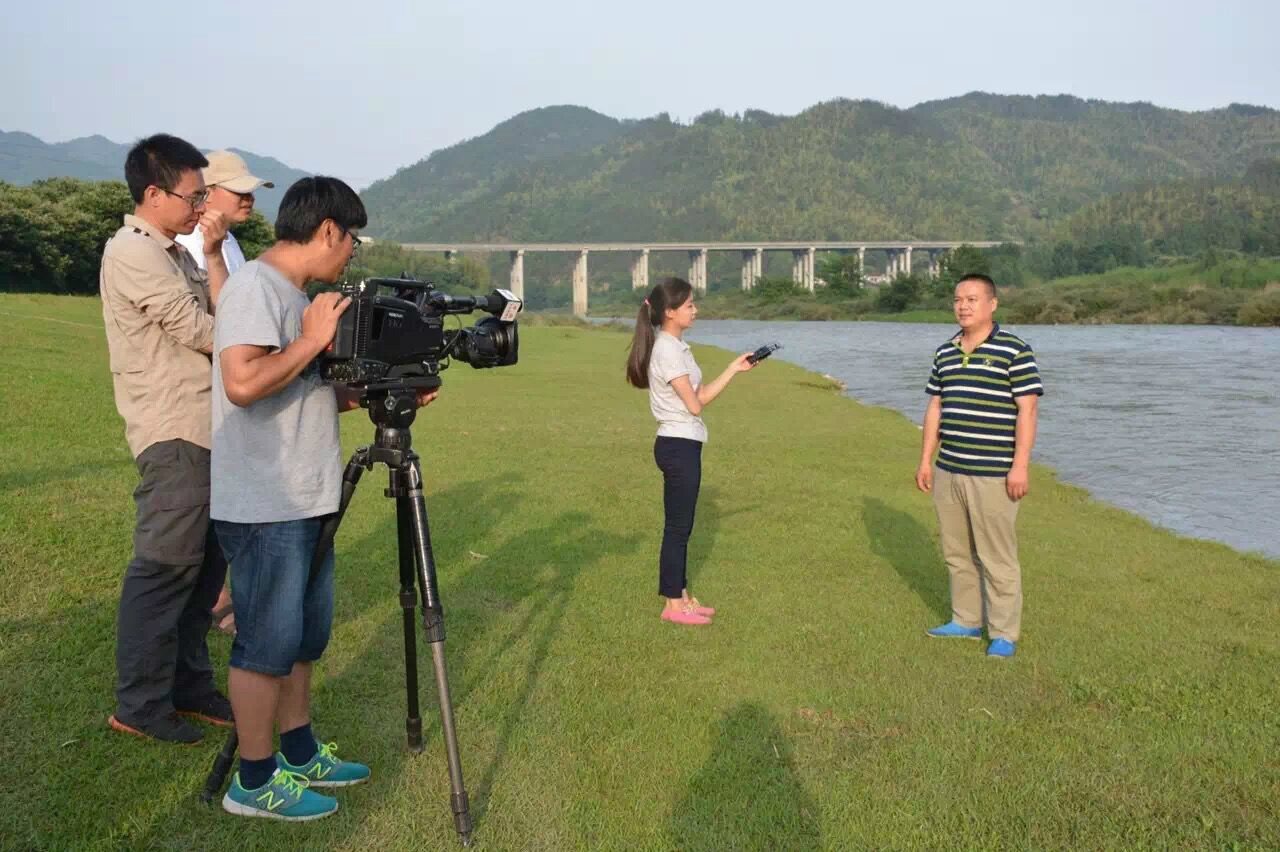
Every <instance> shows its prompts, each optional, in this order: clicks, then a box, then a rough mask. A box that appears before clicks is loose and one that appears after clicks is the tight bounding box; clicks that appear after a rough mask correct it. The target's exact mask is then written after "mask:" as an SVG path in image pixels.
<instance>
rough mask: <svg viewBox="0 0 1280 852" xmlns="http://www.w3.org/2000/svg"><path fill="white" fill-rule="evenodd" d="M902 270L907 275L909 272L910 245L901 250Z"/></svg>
mask: <svg viewBox="0 0 1280 852" xmlns="http://www.w3.org/2000/svg"><path fill="white" fill-rule="evenodd" d="M902 271H903V272H905V273H906V274H907V275H910V274H911V246H907V247H906V248H904V249H903V250H902Z"/></svg>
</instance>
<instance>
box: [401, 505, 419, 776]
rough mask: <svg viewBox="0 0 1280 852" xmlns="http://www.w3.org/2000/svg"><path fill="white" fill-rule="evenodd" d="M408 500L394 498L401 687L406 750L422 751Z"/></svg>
mask: <svg viewBox="0 0 1280 852" xmlns="http://www.w3.org/2000/svg"><path fill="white" fill-rule="evenodd" d="M410 511H411V508H410V506H409V502H408V498H406V497H398V498H396V534H397V536H398V538H399V540H400V609H401V611H402V612H403V613H404V687H405V692H406V693H407V695H408V699H409V700H408V707H409V710H408V715H407V716H406V717H405V722H404V726H405V732H406V734H407V735H408V738H409V748H410V750H412V751H413V752H415V753H416V752H421V751H422V713H421V711H420V710H419V709H418V640H417V630H416V628H415V626H414V623H413V607H414V603H415V600H416V597H417V596H416V594H415V593H414V582H415V574H416V567H415V565H416V562H417V560H416V558H415V555H414V547H413V527H412V523H411V521H410Z"/></svg>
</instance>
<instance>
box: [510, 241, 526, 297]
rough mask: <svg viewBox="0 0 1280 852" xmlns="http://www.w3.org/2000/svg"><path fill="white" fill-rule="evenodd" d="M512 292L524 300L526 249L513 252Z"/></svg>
mask: <svg viewBox="0 0 1280 852" xmlns="http://www.w3.org/2000/svg"><path fill="white" fill-rule="evenodd" d="M510 289H511V292H512V293H514V294H515V295H516V297H517V298H519V299H521V300H523V299H524V249H516V250H515V251H513V252H511V288H510Z"/></svg>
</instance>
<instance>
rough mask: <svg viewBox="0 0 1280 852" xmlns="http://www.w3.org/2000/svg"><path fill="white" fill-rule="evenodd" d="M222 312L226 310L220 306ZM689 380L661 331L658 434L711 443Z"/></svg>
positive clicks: (691, 371)
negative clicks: (681, 387)
mask: <svg viewBox="0 0 1280 852" xmlns="http://www.w3.org/2000/svg"><path fill="white" fill-rule="evenodd" d="M218 310H222V307H221V305H219V307H218ZM680 376H688V377H689V384H691V385H693V389H694V391H695V392H696V391H697V390H698V388H699V387H700V386H701V385H702V370H700V369H698V362H697V361H695V360H693V353H692V352H690V351H689V344H687V343H685V342H684V341H683V340H680V339H679V338H676V337H672V336H671V335H670V334H667V333H666V332H665V331H659V332H658V334H657V337H656V338H655V339H654V341H653V351H652V352H651V353H650V354H649V410H650V411H652V412H653V418H654V419H655V420H657V421H658V434H659V435H660V436H664V437H668V438H689V439H690V440H693V441H704V442H705V441H706V440H707V427H706V424H704V423H703V422H702V418H701V417H698V416H697V415H695V414H691V413H690V412H689V409H688V407H687V406H685V404H684V400H682V399H681V398H680V395H679V394H677V393H676V391H675V388H673V387H671V380H672V379H677V378H679V377H680Z"/></svg>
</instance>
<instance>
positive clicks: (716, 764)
mask: <svg viewBox="0 0 1280 852" xmlns="http://www.w3.org/2000/svg"><path fill="white" fill-rule="evenodd" d="M670 831H671V841H672V845H673V846H674V847H675V848H677V849H688V850H720V849H741V850H745V849H759V850H775V849H786V850H806V849H818V848H820V846H821V832H820V830H819V828H818V810H817V806H816V805H815V804H814V801H813V799H812V798H811V797H810V796H809V794H808V793H807V792H806V791H805V789H804V785H803V784H802V783H801V782H800V778H799V776H798V774H797V773H796V769H795V759H794V757H793V753H792V749H791V744H790V743H789V742H788V741H787V739H786V737H785V736H784V735H783V733H782V731H781V729H780V728H779V726H778V723H777V721H776V720H775V719H774V718H773V716H771V715H770V714H769V712H768V711H766V710H765V709H764V708H763V707H761V706H760V705H758V704H754V703H751V702H743V703H741V704H738V705H737V706H736V707H734V708H733V710H732V711H730V712H729V714H728V715H726V716H725V718H724V719H723V720H722V721H721V723H720V730H719V733H718V735H717V737H716V742H715V745H714V746H712V750H711V756H710V757H709V758H708V759H707V762H706V763H704V764H703V765H702V767H701V768H700V769H699V770H698V771H697V772H696V773H695V774H694V775H693V777H692V778H690V779H689V783H688V789H687V790H686V791H685V794H684V796H683V797H681V799H680V802H679V804H678V805H677V806H676V810H675V813H674V814H673V815H672V817H671V824H670Z"/></svg>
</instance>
